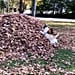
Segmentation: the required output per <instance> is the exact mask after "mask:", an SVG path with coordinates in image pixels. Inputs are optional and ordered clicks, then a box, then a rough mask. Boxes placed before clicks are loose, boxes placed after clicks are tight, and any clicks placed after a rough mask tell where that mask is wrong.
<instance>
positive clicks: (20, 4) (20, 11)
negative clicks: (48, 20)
mask: <svg viewBox="0 0 75 75" xmlns="http://www.w3.org/2000/svg"><path fill="white" fill-rule="evenodd" d="M23 12H24V8H23V3H22V0H20V2H19V13H23Z"/></svg>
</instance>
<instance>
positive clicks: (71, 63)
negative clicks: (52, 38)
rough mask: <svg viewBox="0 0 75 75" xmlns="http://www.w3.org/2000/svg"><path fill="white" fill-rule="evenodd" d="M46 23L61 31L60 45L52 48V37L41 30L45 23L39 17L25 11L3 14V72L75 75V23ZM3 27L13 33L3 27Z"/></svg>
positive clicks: (0, 50) (0, 59)
mask: <svg viewBox="0 0 75 75" xmlns="http://www.w3.org/2000/svg"><path fill="white" fill-rule="evenodd" d="M9 17H10V19H9ZM11 17H12V18H11ZM18 18H19V19H18ZM15 19H16V20H15ZM5 20H7V21H8V24H7V23H6V22H7V21H5ZM13 20H14V21H13ZM32 21H33V22H32ZM2 23H4V24H2ZM11 23H12V24H11ZM46 23H47V24H48V26H49V27H52V28H54V31H55V32H59V33H60V36H59V38H58V40H59V43H60V46H59V48H53V47H52V46H51V45H50V43H49V41H48V40H47V39H46V38H44V37H43V36H42V35H41V34H40V33H39V32H38V31H39V30H40V29H41V28H40V27H42V25H41V22H40V21H39V22H38V21H37V20H35V19H34V18H31V17H27V16H22V15H21V16H19V17H18V15H17V16H16V15H15V16H6V17H4V18H3V20H2V22H0V26H1V28H0V34H1V35H0V36H1V38H0V40H1V42H0V43H1V44H2V45H1V46H0V74H1V75H5V74H6V75H8V74H9V75H14V74H16V75H75V26H74V24H75V23H62V22H58V23H57V22H46ZM13 24H14V26H13ZM18 24H19V25H18ZM22 25H24V26H27V25H28V27H29V28H30V29H31V30H30V29H29V28H28V27H24V28H28V29H29V30H28V29H27V30H26V29H25V30H24V28H22ZM31 25H32V26H31ZM19 26H20V27H19ZM4 27H6V28H7V31H6V32H8V33H10V35H8V34H6V32H4V30H2V29H4ZM9 29H10V31H11V32H9ZM5 30H6V29H5ZM12 31H13V32H12ZM22 32H25V33H22ZM2 33H3V34H2ZM27 33H28V34H27ZM33 34H34V35H33ZM5 38H6V39H7V40H6V39H5ZM13 38H14V39H13ZM30 38H31V39H30ZM34 38H35V39H34ZM22 39H23V40H22ZM25 39H27V41H26V40H25ZM28 39H29V40H28ZM2 40H3V41H2ZM24 41H25V42H24ZM11 42H12V43H11ZM27 42H28V43H27ZM10 44H11V45H10Z"/></svg>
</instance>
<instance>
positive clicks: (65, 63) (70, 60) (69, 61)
mask: <svg viewBox="0 0 75 75" xmlns="http://www.w3.org/2000/svg"><path fill="white" fill-rule="evenodd" d="M53 61H54V62H55V63H56V64H57V66H58V68H60V67H61V68H63V69H66V70H71V71H73V70H75V55H74V53H73V52H72V51H71V50H66V49H59V50H57V52H56V54H55V56H54V57H53Z"/></svg>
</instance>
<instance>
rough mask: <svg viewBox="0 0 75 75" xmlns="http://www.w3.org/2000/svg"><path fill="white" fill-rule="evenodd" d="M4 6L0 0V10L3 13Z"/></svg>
mask: <svg viewBox="0 0 75 75" xmlns="http://www.w3.org/2000/svg"><path fill="white" fill-rule="evenodd" d="M4 8H5V4H4V1H3V0H0V9H1V10H2V12H3V13H4Z"/></svg>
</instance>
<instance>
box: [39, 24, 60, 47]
mask: <svg viewBox="0 0 75 75" xmlns="http://www.w3.org/2000/svg"><path fill="white" fill-rule="evenodd" d="M40 33H41V34H43V35H44V36H45V37H46V38H47V39H48V40H49V41H50V43H51V45H53V47H58V44H59V43H58V39H57V37H58V36H59V33H58V34H56V35H54V33H53V28H51V29H50V28H49V27H48V26H47V25H45V26H44V27H43V29H42V31H40Z"/></svg>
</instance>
